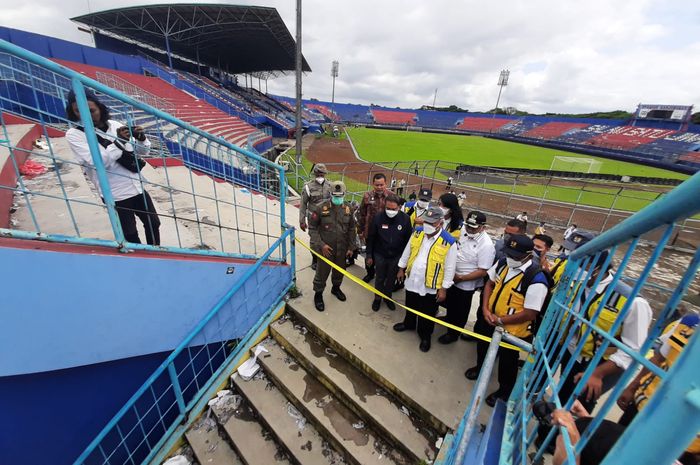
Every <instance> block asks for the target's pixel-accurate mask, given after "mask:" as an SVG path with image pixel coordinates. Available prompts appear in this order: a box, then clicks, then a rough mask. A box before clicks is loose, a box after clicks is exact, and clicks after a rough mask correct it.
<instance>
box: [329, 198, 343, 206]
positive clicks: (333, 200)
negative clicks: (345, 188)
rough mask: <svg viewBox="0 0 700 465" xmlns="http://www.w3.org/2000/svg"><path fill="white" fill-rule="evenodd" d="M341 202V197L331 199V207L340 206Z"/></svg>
mask: <svg viewBox="0 0 700 465" xmlns="http://www.w3.org/2000/svg"><path fill="white" fill-rule="evenodd" d="M343 200H344V199H343V197H331V202H332V203H333V205H342V204H343Z"/></svg>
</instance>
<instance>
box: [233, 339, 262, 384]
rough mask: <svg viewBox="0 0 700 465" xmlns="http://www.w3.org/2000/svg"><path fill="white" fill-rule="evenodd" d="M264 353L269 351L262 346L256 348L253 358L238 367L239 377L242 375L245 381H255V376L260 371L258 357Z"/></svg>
mask: <svg viewBox="0 0 700 465" xmlns="http://www.w3.org/2000/svg"><path fill="white" fill-rule="evenodd" d="M263 352H267V349H266V348H265V346H264V345H262V344H260V345H259V346H257V347H256V348H255V352H254V353H253V358H251V359H248V360H246V361H245V362H243V364H242V365H241V366H239V367H238V370H236V371H237V372H238V374H239V375H241V378H243V381H250V380H251V379H253V376H255V374H256V373H257V372H258V371H260V365H259V364H258V356H259V355H260V354H261V353H263Z"/></svg>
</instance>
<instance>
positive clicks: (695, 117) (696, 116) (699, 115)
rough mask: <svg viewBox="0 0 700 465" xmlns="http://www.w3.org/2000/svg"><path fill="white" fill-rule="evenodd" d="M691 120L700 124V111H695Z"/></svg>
mask: <svg viewBox="0 0 700 465" xmlns="http://www.w3.org/2000/svg"><path fill="white" fill-rule="evenodd" d="M690 121H691V122H692V123H693V124H700V111H698V112H697V113H693V115H692V116H691V117H690Z"/></svg>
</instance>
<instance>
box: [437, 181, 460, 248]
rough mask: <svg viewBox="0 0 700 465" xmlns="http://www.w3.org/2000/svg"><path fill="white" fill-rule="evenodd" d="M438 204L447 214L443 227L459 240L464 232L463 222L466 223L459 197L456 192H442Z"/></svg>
mask: <svg viewBox="0 0 700 465" xmlns="http://www.w3.org/2000/svg"><path fill="white" fill-rule="evenodd" d="M438 206H439V207H440V208H441V209H442V213H443V214H444V215H445V218H444V220H443V222H442V227H443V229H445V231H447V232H448V233H449V234H450V235H451V236H452V237H454V238H455V240H457V241H458V240H459V236H460V235H461V234H462V224H464V214H463V213H462V209H461V208H460V206H459V199H457V196H456V195H454V194H450V193H447V194H442V195H441V196H440V199H439V200H438Z"/></svg>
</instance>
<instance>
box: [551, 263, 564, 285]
mask: <svg viewBox="0 0 700 465" xmlns="http://www.w3.org/2000/svg"><path fill="white" fill-rule="evenodd" d="M567 260H568V258H567V257H563V258H562V257H557V258H555V259H554V266H553V267H552V271H551V275H552V282H554V288H556V287H557V286H558V285H559V280H561V276H562V275H563V274H564V269H565V268H566V262H567Z"/></svg>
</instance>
